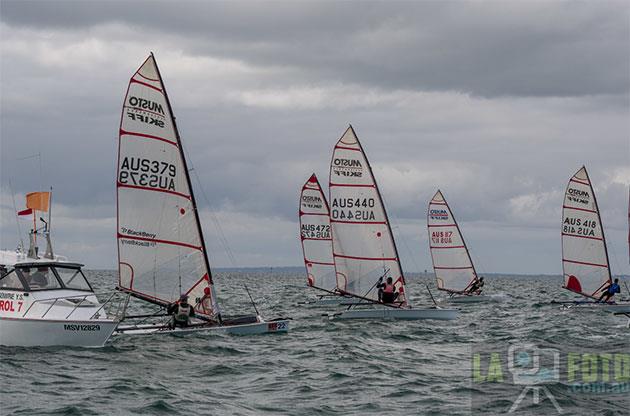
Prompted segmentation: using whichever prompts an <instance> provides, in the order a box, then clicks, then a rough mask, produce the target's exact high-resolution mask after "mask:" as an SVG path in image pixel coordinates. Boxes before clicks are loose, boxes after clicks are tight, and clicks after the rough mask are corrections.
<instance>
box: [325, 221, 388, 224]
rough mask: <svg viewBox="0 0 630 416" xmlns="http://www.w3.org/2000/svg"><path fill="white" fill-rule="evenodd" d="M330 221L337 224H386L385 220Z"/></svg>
mask: <svg viewBox="0 0 630 416" xmlns="http://www.w3.org/2000/svg"><path fill="white" fill-rule="evenodd" d="M330 222H336V223H339V224H380V225H385V224H387V223H386V222H385V221H339V220H330Z"/></svg>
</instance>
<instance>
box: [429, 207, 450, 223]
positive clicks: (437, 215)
mask: <svg viewBox="0 0 630 416" xmlns="http://www.w3.org/2000/svg"><path fill="white" fill-rule="evenodd" d="M429 216H430V217H431V219H432V220H447V219H448V212H447V211H446V210H445V209H431V210H429Z"/></svg>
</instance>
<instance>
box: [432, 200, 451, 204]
mask: <svg viewBox="0 0 630 416" xmlns="http://www.w3.org/2000/svg"><path fill="white" fill-rule="evenodd" d="M431 205H448V204H447V203H446V202H434V201H431Z"/></svg>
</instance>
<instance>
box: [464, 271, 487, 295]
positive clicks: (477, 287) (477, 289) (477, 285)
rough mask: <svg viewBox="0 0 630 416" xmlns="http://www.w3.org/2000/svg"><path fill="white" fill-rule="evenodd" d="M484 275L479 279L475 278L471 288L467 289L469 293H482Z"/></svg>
mask: <svg viewBox="0 0 630 416" xmlns="http://www.w3.org/2000/svg"><path fill="white" fill-rule="evenodd" d="M483 285H484V283H483V276H481V277H480V278H479V279H475V280H474V281H473V283H472V285H470V288H469V289H468V290H467V291H466V293H467V294H469V295H472V294H476V295H479V294H481V291H482V290H483Z"/></svg>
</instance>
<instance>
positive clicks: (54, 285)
mask: <svg viewBox="0 0 630 416" xmlns="http://www.w3.org/2000/svg"><path fill="white" fill-rule="evenodd" d="M16 270H17V272H18V273H19V274H21V275H22V279H23V280H24V281H25V282H26V284H27V285H28V287H29V288H30V289H31V290H50V289H61V285H60V284H59V281H58V280H57V277H56V276H55V274H54V273H53V272H52V270H51V268H50V267H49V266H38V267H23V268H19V269H16Z"/></svg>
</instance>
